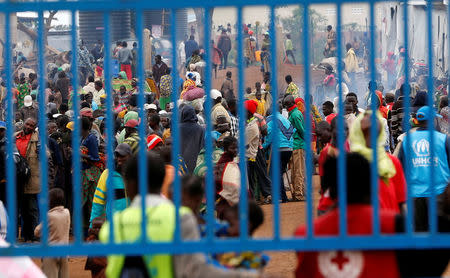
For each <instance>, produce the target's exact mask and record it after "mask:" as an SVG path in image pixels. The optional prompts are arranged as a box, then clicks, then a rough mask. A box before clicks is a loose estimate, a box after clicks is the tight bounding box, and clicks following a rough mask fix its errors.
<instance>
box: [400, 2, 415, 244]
mask: <svg viewBox="0 0 450 278" xmlns="http://www.w3.org/2000/svg"><path fill="white" fill-rule="evenodd" d="M403 14H404V18H403V19H404V21H403V24H404V28H403V37H404V47H405V61H404V63H405V85H404V86H403V88H404V89H405V90H404V91H403V107H404V108H403V109H404V115H405V117H403V123H402V126H403V131H405V132H406V136H405V145H406V146H408V147H407V148H404V151H405V160H406V161H410V151H411V148H410V146H411V144H410V143H411V142H410V141H411V138H410V136H409V130H410V128H411V126H410V124H409V115H410V110H411V108H410V101H409V99H410V94H411V92H410V87H409V59H408V57H409V54H408V51H409V50H408V49H409V47H408V44H409V43H408V41H409V39H408V36H409V34H408V0H404V2H403ZM403 167H404V168H403V171H404V173H409V168H410V166H409V163H404V165H403ZM405 178H406V184H410V178H411V177H410V176H409V175H408V174H406V175H405ZM406 189H407V192H408V196H407V199H406V207H407V210H406V231H407V233H408V235H409V236H412V233H413V231H414V209H415V208H414V205H413V200H412V188H411V186H406Z"/></svg>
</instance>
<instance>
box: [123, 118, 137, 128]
mask: <svg viewBox="0 0 450 278" xmlns="http://www.w3.org/2000/svg"><path fill="white" fill-rule="evenodd" d="M138 125H139V122H138V121H137V120H135V119H130V120H128V121H127V123H126V124H125V127H132V128H136V127H137V126H138Z"/></svg>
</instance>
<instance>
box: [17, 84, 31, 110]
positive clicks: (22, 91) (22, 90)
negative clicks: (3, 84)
mask: <svg viewBox="0 0 450 278" xmlns="http://www.w3.org/2000/svg"><path fill="white" fill-rule="evenodd" d="M17 90H18V91H19V93H18V95H17V109H20V108H22V107H23V99H24V98H25V96H27V95H29V94H30V84H28V83H27V82H25V83H23V84H19V85H17Z"/></svg>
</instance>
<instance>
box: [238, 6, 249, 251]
mask: <svg viewBox="0 0 450 278" xmlns="http://www.w3.org/2000/svg"><path fill="white" fill-rule="evenodd" d="M237 9H238V10H237V28H236V29H237V31H236V32H237V37H238V40H237V45H238V48H237V52H238V72H239V78H238V81H239V82H238V93H237V97H238V99H237V100H238V103H237V105H238V106H237V108H238V115H239V119H238V120H239V171H240V172H241V192H240V194H239V195H240V197H239V225H240V226H239V231H240V234H239V239H240V241H241V242H245V241H247V240H248V225H247V216H248V215H247V214H248V202H247V198H248V193H247V187H248V179H247V158H246V156H245V145H246V143H245V123H246V122H247V120H246V118H247V116H246V115H247V111H246V109H245V107H244V86H245V68H243V67H242V65H243V64H244V55H243V46H244V44H243V38H242V26H243V25H242V7H241V6H239V7H238V8H237Z"/></svg>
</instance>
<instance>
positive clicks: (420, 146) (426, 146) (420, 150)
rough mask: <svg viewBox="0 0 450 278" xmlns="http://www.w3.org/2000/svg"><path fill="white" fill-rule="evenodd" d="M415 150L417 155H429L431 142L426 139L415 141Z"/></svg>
mask: <svg viewBox="0 0 450 278" xmlns="http://www.w3.org/2000/svg"><path fill="white" fill-rule="evenodd" d="M413 150H414V152H415V153H416V155H417V156H429V155H430V142H428V140H426V139H421V140H419V141H417V140H415V141H414V142H413Z"/></svg>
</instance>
